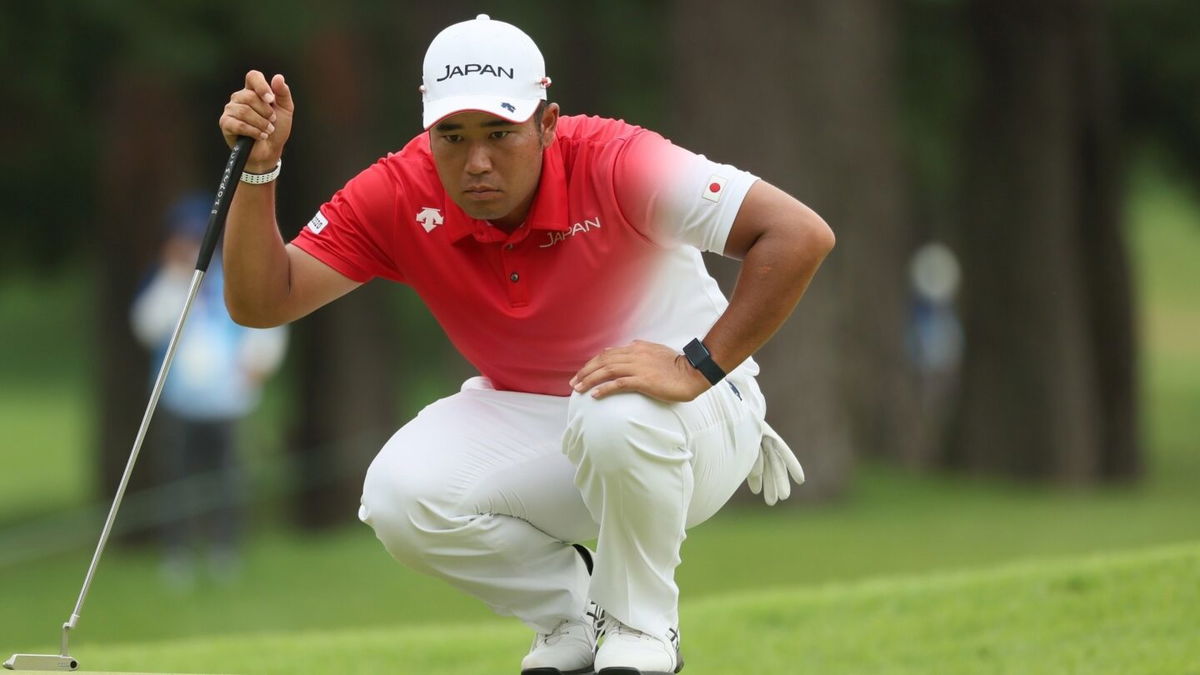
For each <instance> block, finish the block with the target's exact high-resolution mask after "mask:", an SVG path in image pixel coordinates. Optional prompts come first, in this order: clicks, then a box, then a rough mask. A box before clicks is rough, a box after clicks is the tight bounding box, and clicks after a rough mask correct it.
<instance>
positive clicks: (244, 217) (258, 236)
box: [224, 183, 291, 327]
mask: <svg viewBox="0 0 1200 675" xmlns="http://www.w3.org/2000/svg"><path fill="white" fill-rule="evenodd" d="M224 267H225V304H226V306H227V307H228V309H229V314H230V316H231V317H233V320H234V321H237V322H238V323H240V324H244V325H247V326H254V327H269V326H276V325H279V324H280V323H283V321H282V320H280V319H279V311H278V310H279V308H280V307H281V306H282V305H283V304H284V302H285V300H286V299H287V296H288V293H289V292H290V288H291V282H290V267H291V263H290V261H289V259H288V254H287V250H286V248H285V247H284V243H283V237H281V236H280V234H279V227H278V225H277V224H276V222H275V184H274V183H268V184H265V185H249V184H241V185H239V186H238V189H237V192H235V193H234V196H233V202H232V204H231V205H230V207H229V218H228V220H227V221H226V230H225V246H224Z"/></svg>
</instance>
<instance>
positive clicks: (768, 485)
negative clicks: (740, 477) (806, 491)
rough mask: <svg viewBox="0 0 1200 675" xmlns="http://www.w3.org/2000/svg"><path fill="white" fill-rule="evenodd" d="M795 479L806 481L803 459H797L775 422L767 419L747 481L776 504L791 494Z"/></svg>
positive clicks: (799, 482)
mask: <svg viewBox="0 0 1200 675" xmlns="http://www.w3.org/2000/svg"><path fill="white" fill-rule="evenodd" d="M789 476H790V477H791V480H789V478H788V477H789ZM792 480H794V481H796V485H802V484H804V469H803V468H802V467H801V466H800V460H798V459H796V455H795V454H794V453H793V452H792V449H791V448H789V447H788V446H787V443H784V442H783V439H782V438H780V437H779V434H777V433H775V430H774V429H772V428H771V425H769V424H767V423H766V422H763V437H762V445H761V446H760V447H759V450H758V459H756V460H754V468H753V469H750V475H749V476H747V477H746V483H747V484H748V485H749V486H750V491H751V492H753V493H754V494H759V493H762V496H763V500H764V501H766V502H767V505H768V506H774V505H775V502H778V501H782V500H784V499H787V498H788V497H790V496H791V494H792V483H791V481H792Z"/></svg>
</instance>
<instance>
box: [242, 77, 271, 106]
mask: <svg viewBox="0 0 1200 675" xmlns="http://www.w3.org/2000/svg"><path fill="white" fill-rule="evenodd" d="M246 88H247V89H249V90H250V91H252V92H254V93H255V94H257V95H258V97H259V98H261V99H262V101H263V103H266V104H267V105H271V104H272V103H274V102H275V92H273V91H271V85H269V84H267V76H266V75H263V74H262V71H258V70H251V71H250V72H248V73H246Z"/></svg>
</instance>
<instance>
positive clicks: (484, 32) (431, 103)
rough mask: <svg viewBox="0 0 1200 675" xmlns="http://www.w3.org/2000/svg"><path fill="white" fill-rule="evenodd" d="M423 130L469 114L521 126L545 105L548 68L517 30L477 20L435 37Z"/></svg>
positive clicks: (424, 90)
mask: <svg viewBox="0 0 1200 675" xmlns="http://www.w3.org/2000/svg"><path fill="white" fill-rule="evenodd" d="M422 71H423V72H422V80H423V82H424V84H423V85H421V100H422V101H423V102H424V104H425V111H424V114H423V115H422V122H423V124H424V127H425V128H426V129H428V128H429V127H431V126H433V125H435V124H437V123H438V122H439V121H441V120H442V119H444V118H446V117H448V116H450V115H453V114H455V113H460V112H464V111H467V110H478V111H480V112H485V113H490V114H492V115H495V116H497V117H501V118H503V119H506V120H509V121H510V122H524V121H525V120H527V119H529V118H530V117H531V116H532V115H533V113H534V111H535V110H536V109H537V105H538V101H544V100H546V88H547V87H549V86H550V78H548V77H546V62H545V60H544V59H543V58H542V52H541V51H540V50H539V49H538V47H537V45H536V44H534V42H533V39H532V38H530V37H529V36H528V35H526V34H525V32H524V31H522V30H521V29H520V28H517V27H516V26H514V25H512V24H509V23H505V22H503V21H493V20H492V19H491V18H490V17H489V16H488V15H487V14H480V15H479V16H477V17H475V19H474V20H471V21H463V22H461V23H456V24H454V25H453V26H450V27H448V28H446V29H445V30H443V31H442V32H441V33H438V35H437V37H435V38H433V42H431V43H429V50H428V51H426V52H425V63H424V67H423V69H422Z"/></svg>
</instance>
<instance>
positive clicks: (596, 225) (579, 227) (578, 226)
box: [538, 216, 600, 248]
mask: <svg viewBox="0 0 1200 675" xmlns="http://www.w3.org/2000/svg"><path fill="white" fill-rule="evenodd" d="M593 229H596V230H598V229H600V217H599V216H596V218H595V219H588V220H584V221H583V222H582V223H575V224H574V225H572V226H571V229H569V230H567V231H566V232H548V233H546V243H544V244H540V245H539V246H538V248H550V247H551V246H553V245H555V244H557V243H558V242H560V241H565V240H566V238H567V237H574V236H575V235H577V234H583V233H585V232H591V231H592V230H593Z"/></svg>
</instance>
